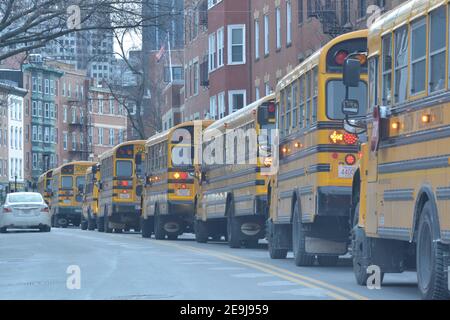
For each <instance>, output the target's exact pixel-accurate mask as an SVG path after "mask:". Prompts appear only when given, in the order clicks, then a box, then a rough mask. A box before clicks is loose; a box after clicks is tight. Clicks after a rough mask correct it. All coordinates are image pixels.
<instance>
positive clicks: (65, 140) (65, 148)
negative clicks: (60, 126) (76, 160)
mask: <svg viewBox="0 0 450 320" xmlns="http://www.w3.org/2000/svg"><path fill="white" fill-rule="evenodd" d="M63 148H64V150H67V132H64V133H63Z"/></svg>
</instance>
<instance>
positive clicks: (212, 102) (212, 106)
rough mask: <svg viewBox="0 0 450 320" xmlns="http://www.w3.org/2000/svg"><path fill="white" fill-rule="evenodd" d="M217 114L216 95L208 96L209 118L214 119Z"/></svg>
mask: <svg viewBox="0 0 450 320" xmlns="http://www.w3.org/2000/svg"><path fill="white" fill-rule="evenodd" d="M216 116H217V97H216V96H213V97H210V98H209V118H210V119H213V120H215V119H216Z"/></svg>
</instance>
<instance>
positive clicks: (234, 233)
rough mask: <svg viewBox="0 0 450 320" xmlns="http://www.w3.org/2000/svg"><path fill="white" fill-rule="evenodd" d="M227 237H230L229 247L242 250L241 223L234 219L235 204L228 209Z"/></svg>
mask: <svg viewBox="0 0 450 320" xmlns="http://www.w3.org/2000/svg"><path fill="white" fill-rule="evenodd" d="M227 211H228V212H227V235H228V245H229V246H230V248H235V249H237V248H240V247H241V239H240V237H239V234H240V231H241V230H240V227H241V225H240V223H239V221H238V220H237V219H236V218H235V217H234V212H233V211H234V210H233V203H230V204H229V206H228V208H227Z"/></svg>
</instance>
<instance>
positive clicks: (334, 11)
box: [308, 0, 353, 38]
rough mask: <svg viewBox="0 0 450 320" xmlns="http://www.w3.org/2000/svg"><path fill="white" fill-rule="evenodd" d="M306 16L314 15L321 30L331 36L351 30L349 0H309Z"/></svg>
mask: <svg viewBox="0 0 450 320" xmlns="http://www.w3.org/2000/svg"><path fill="white" fill-rule="evenodd" d="M308 4H309V7H308V17H315V18H316V19H318V20H319V21H320V22H321V24H322V26H323V32H324V33H325V34H328V35H330V36H331V37H332V38H334V37H337V36H339V35H341V34H344V33H347V32H350V31H352V30H353V26H352V24H351V23H350V5H351V1H349V0H311V1H308Z"/></svg>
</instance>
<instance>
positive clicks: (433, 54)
mask: <svg viewBox="0 0 450 320" xmlns="http://www.w3.org/2000/svg"><path fill="white" fill-rule="evenodd" d="M429 21H430V27H429V32H430V36H429V39H430V70H429V79H430V80H429V81H430V83H429V84H430V87H429V88H430V93H432V92H436V91H440V90H443V89H444V88H445V57H446V50H447V47H446V46H447V35H446V32H445V31H444V30H447V28H446V23H447V8H446V7H445V6H442V7H440V8H439V9H436V10H434V11H432V12H431V13H430V19H429Z"/></svg>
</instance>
